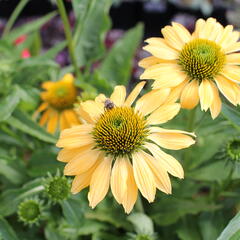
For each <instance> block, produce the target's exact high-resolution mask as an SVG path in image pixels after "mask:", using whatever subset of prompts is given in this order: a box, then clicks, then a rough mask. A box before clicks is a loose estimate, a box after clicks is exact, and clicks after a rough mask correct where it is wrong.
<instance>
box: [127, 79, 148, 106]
mask: <svg viewBox="0 0 240 240" xmlns="http://www.w3.org/2000/svg"><path fill="white" fill-rule="evenodd" d="M145 84H146V82H145V81H142V82H140V83H138V84H137V85H136V87H135V88H134V89H133V90H132V92H131V93H130V94H129V96H128V97H127V99H126V101H125V103H124V106H128V107H130V106H131V105H132V104H133V102H134V101H135V100H136V98H137V96H138V95H139V93H140V92H141V91H142V89H143V87H144V85H145Z"/></svg>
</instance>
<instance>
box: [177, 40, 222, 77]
mask: <svg viewBox="0 0 240 240" xmlns="http://www.w3.org/2000/svg"><path fill="white" fill-rule="evenodd" d="M225 60H226V57H225V54H224V52H222V50H221V47H220V46H218V45H217V44H216V43H215V42H213V41H210V40H206V39H194V40H192V41H191V42H189V43H187V44H186V45H185V46H184V47H183V49H182V50H181V52H180V56H179V59H178V64H179V65H180V66H181V68H182V70H183V71H184V72H186V74H187V75H188V76H189V77H190V78H191V79H196V80H199V81H202V80H203V79H209V80H212V79H213V78H214V77H215V76H216V75H217V74H219V72H220V71H221V70H222V68H223V66H224V64H225Z"/></svg>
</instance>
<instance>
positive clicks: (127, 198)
mask: <svg viewBox="0 0 240 240" xmlns="http://www.w3.org/2000/svg"><path fill="white" fill-rule="evenodd" d="M127 170H128V179H127V189H126V192H125V195H124V196H123V199H122V205H123V207H124V210H125V212H126V213H127V214H128V213H130V212H131V210H132V209H133V206H134V204H135V202H136V201H137V195H138V188H137V185H136V182H135V180H134V173H133V167H132V165H131V163H130V162H129V160H127Z"/></svg>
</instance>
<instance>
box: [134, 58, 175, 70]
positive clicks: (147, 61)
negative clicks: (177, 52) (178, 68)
mask: <svg viewBox="0 0 240 240" xmlns="http://www.w3.org/2000/svg"><path fill="white" fill-rule="evenodd" d="M159 63H174V61H172V60H166V59H160V58H157V57H154V56H150V57H146V58H143V59H142V60H141V61H140V62H139V63H138V65H139V66H140V67H142V68H148V67H151V66H153V65H155V64H159Z"/></svg>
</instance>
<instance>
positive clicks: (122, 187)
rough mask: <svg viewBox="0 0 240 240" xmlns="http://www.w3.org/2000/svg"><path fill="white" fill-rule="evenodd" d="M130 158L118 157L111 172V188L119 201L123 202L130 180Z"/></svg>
mask: <svg viewBox="0 0 240 240" xmlns="http://www.w3.org/2000/svg"><path fill="white" fill-rule="evenodd" d="M127 161H128V159H126V158H124V157H120V158H117V159H116V161H115V163H114V165H113V168H112V173H111V190H112V193H113V196H114V197H115V199H116V200H117V202H118V203H122V200H123V197H124V195H125V194H126V191H127V187H128V186H127V180H128V166H127Z"/></svg>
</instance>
